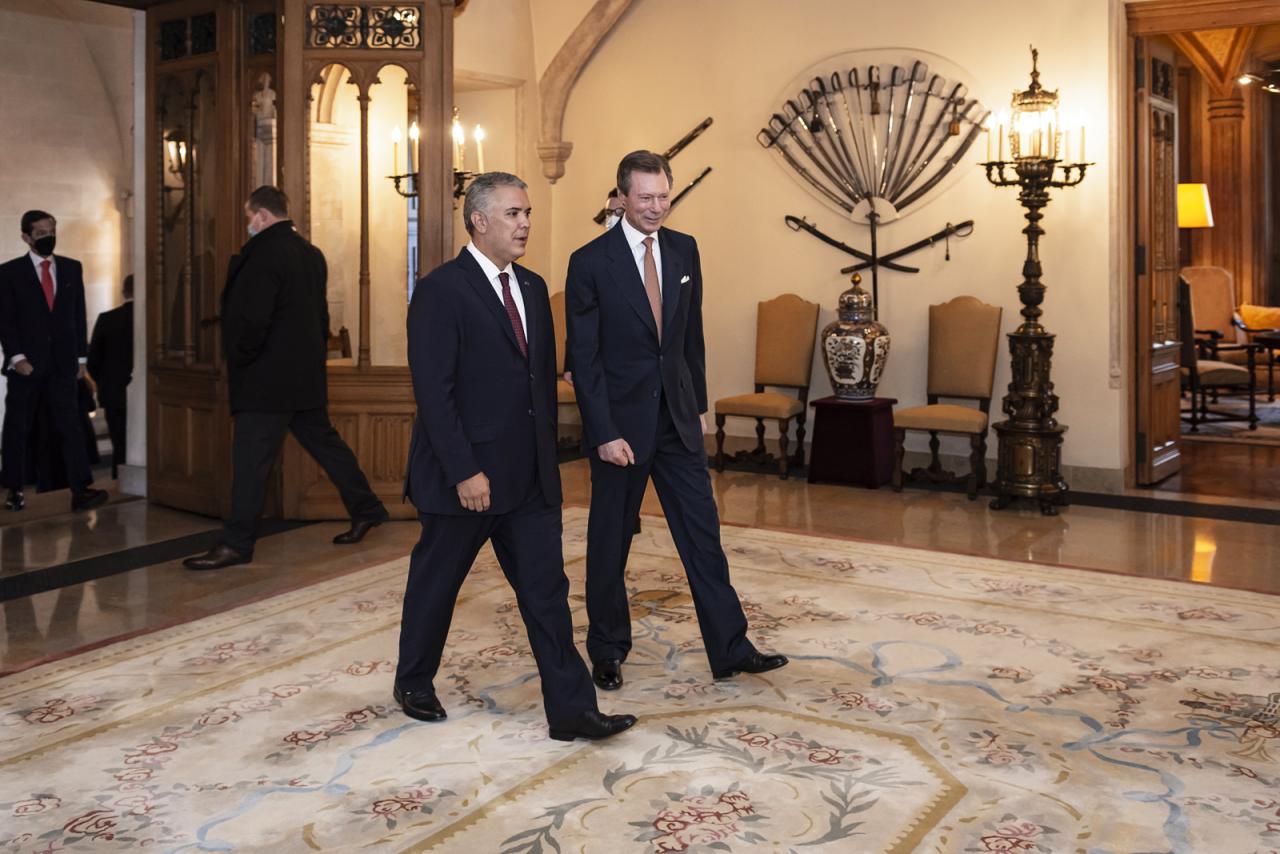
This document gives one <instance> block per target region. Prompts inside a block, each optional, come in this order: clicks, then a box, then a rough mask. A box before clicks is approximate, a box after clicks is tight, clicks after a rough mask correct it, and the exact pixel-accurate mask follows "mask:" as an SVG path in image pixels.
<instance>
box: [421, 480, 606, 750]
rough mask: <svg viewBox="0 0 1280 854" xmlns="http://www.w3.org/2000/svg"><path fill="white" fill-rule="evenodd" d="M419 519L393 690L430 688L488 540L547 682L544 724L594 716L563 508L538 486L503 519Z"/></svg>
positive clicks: (544, 686) (428, 516) (474, 516)
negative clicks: (572, 595)
mask: <svg viewBox="0 0 1280 854" xmlns="http://www.w3.org/2000/svg"><path fill="white" fill-rule="evenodd" d="M418 518H419V520H420V521H421V522H422V536H421V537H420V538H419V540H418V544H417V545H416V546H414V547H413V555H412V557H411V558H410V560H409V580H408V583H407V584H406V585H405V591H404V616H403V619H402V621H401V624H400V662H399V664H398V665H397V666H396V684H397V685H399V686H400V687H401V688H402V689H405V690H426V689H431V688H432V687H433V685H432V682H433V680H434V679H435V675H436V671H437V670H439V668H440V659H441V657H442V656H443V655H444V644H445V638H446V637H448V634H449V623H450V621H451V620H452V619H453V606H454V603H455V602H457V599H458V591H459V590H460V589H461V587H462V582H463V580H464V579H466V577H467V573H468V572H469V571H470V569H471V565H472V563H474V562H475V559H476V555H477V554H479V552H480V548H481V547H482V546H483V545H484V544H485V541H486V540H487V541H490V542H492V543H493V550H494V552H495V553H496V554H497V556H498V563H499V565H500V566H501V567H502V571H503V573H504V574H505V575H506V576H507V581H508V582H509V583H510V584H511V589H512V590H514V591H515V594H516V605H517V606H519V608H520V616H521V617H522V618H523V619H524V627H525V631H526V632H527V633H528V635H529V646H530V647H531V648H532V650H533V657H534V660H535V661H536V662H537V664H538V673H539V675H540V676H541V677H542V704H543V707H544V709H545V710H546V713H547V720H548V721H549V722H550V723H551V724H552V725H553V726H554V725H556V724H560V723H565V722H567V721H569V720H571V719H572V718H574V717H575V716H577V715H578V714H581V713H582V712H584V711H589V710H593V709H595V708H596V695H595V688H594V687H593V686H592V684H591V675H590V674H589V673H588V672H587V666H586V665H585V664H584V663H583V662H582V657H581V656H580V655H578V650H577V649H576V648H575V647H574V645H573V621H572V618H571V617H570V615H569V579H567V578H566V577H565V574H564V556H563V552H562V551H561V544H560V538H561V534H562V533H563V530H562V527H561V518H560V507H559V505H549V504H547V503H546V500H545V499H544V498H543V497H542V492H541V489H540V487H539V486H538V482H537V479H536V478H535V479H534V483H533V486H532V488H531V489H530V492H529V496H528V498H526V499H525V501H524V503H523V504H522V505H521V506H520V507H519V508H518V509H516V510H514V511H512V512H510V513H507V514H504V515H501V516H484V515H481V514H479V513H476V514H472V515H468V516H443V515H434V514H430V513H422V514H419V517H418Z"/></svg>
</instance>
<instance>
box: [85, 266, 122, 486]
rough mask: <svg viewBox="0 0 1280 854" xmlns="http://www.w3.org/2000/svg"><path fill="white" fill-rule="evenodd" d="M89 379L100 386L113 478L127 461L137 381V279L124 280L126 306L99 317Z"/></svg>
mask: <svg viewBox="0 0 1280 854" xmlns="http://www.w3.org/2000/svg"><path fill="white" fill-rule="evenodd" d="M87 367H88V369H89V376H91V377H93V381H94V383H95V384H96V385H97V386H98V405H99V406H101V407H102V410H103V412H104V413H105V415H106V417H107V433H108V434H109V435H110V436H111V476H112V477H113V478H118V477H119V476H120V464H121V463H123V462H124V453H125V426H126V424H127V423H128V416H129V383H130V382H132V381H133V276H132V275H129V276H125V277H124V305H121V306H117V307H116V308H113V309H111V310H110V311H104V312H103V313H102V314H100V315H98V319H97V321H96V322H95V323H94V324H93V334H92V335H90V336H89V362H88V365H87Z"/></svg>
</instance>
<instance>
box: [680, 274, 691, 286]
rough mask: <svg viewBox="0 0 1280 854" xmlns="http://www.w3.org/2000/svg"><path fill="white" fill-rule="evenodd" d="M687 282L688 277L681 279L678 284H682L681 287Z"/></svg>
mask: <svg viewBox="0 0 1280 854" xmlns="http://www.w3.org/2000/svg"><path fill="white" fill-rule="evenodd" d="M687 281H689V277H688V276H685V277H684V278H683V279H681V280H680V284H682V285H683V284H684V283H685V282H687Z"/></svg>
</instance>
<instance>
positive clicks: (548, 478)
mask: <svg viewBox="0 0 1280 854" xmlns="http://www.w3.org/2000/svg"><path fill="white" fill-rule="evenodd" d="M514 270H515V274H516V279H517V280H518V281H519V282H520V292H521V295H522V297H523V299H524V308H525V326H526V337H527V339H528V345H529V357H528V359H526V358H525V357H524V355H522V354H521V352H520V347H519V344H518V343H517V342H516V337H515V332H514V331H513V330H512V328H511V321H510V319H509V318H508V317H507V312H506V309H505V308H504V307H503V305H502V300H501V299H499V297H498V295H497V293H496V292H495V290H494V288H493V286H492V285H491V284H490V283H489V281H488V280H487V279H486V278H485V275H484V271H483V270H482V269H481V268H480V265H479V263H477V262H476V259H475V258H474V257H472V255H471V252H470V250H468V249H467V248H466V247H463V249H462V251H461V252H460V253H458V257H457V258H455V259H453V260H452V261H446V262H445V263H444V264H442V265H440V266H439V267H437V268H436V269H434V270H432V271H431V272H430V273H428V274H427V276H426V278H424V279H422V280H420V281H419V282H418V284H417V286H416V287H415V288H414V292H413V299H412V300H411V301H410V303H409V317H408V322H407V326H408V335H409V369H410V371H411V372H412V374H413V394H414V398H415V399H416V401H417V404H418V416H417V418H415V419H414V423H413V437H412V439H411V440H410V445H409V463H408V471H407V472H406V474H405V495H406V496H407V497H408V498H409V499H410V500H411V501H412V502H413V504H414V506H415V507H417V508H418V510H419V512H422V513H433V514H444V515H464V514H466V515H470V514H472V513H473V511H470V510H466V509H464V508H463V506H462V504H461V502H460V501H459V499H458V492H457V489H456V487H457V485H458V484H459V483H461V482H462V481H464V480H466V479H467V478H469V477H472V476H473V475H475V474H477V473H479V472H484V474H485V476H486V477H488V479H489V492H490V505H489V509H488V510H487V511H485V512H486V513H488V514H490V515H501V514H504V513H509V512H511V511H512V510H514V509H516V508H517V507H519V506H520V504H521V503H522V502H523V501H524V500H525V499H526V498H527V497H528V495H529V492H530V490H531V489H532V487H533V482H534V478H535V477H536V478H537V481H538V485H539V487H540V489H541V492H542V497H543V498H544V499H545V500H546V501H547V503H548V504H556V505H558V504H560V502H561V493H560V470H559V468H558V465H557V460H556V349H555V338H554V335H555V330H554V328H553V326H552V322H551V301H550V299H549V297H548V295H547V285H546V282H544V281H543V280H542V278H541V277H540V276H538V275H537V274H536V273H533V272H532V271H530V270H527V269H525V268H524V267H521V266H519V265H518V264H517V265H514Z"/></svg>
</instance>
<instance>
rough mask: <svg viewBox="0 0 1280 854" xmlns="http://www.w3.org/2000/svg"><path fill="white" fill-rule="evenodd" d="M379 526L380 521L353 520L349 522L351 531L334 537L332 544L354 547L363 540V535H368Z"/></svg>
mask: <svg viewBox="0 0 1280 854" xmlns="http://www.w3.org/2000/svg"><path fill="white" fill-rule="evenodd" d="M381 524H382V520H381V519H353V520H352V522H351V530H349V531H344V532H343V533H341V534H339V535H338V536H336V537H334V538H333V543H334V545H338V546H350V545H355V544H356V543H358V542H360V541H361V540H363V539H364V535H365V534H367V533H369V532H370V531H371V530H373V529H374V528H376V527H378V526H379V525H381Z"/></svg>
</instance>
